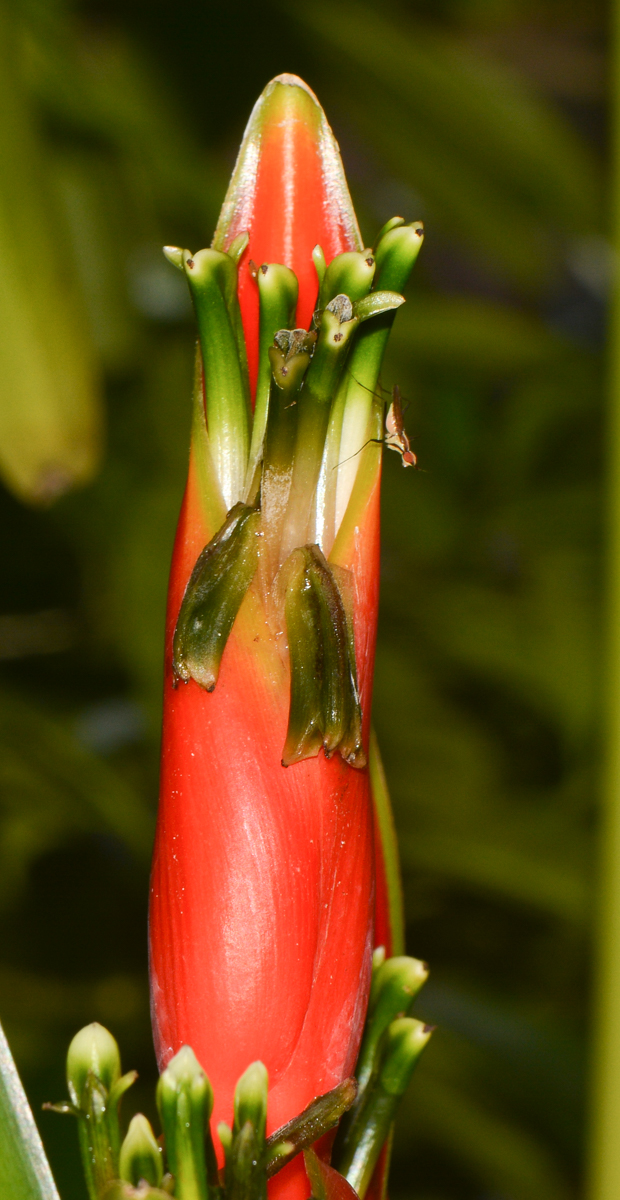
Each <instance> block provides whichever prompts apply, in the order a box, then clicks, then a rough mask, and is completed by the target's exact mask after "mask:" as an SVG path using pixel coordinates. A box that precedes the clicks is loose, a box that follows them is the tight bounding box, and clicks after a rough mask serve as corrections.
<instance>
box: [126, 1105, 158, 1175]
mask: <svg viewBox="0 0 620 1200" xmlns="http://www.w3.org/2000/svg"><path fill="white" fill-rule="evenodd" d="M119 1173H120V1177H121V1179H123V1180H124V1181H125V1182H126V1183H130V1184H132V1185H133V1187H137V1186H138V1184H139V1183H140V1181H141V1180H145V1181H146V1183H149V1184H151V1185H152V1186H153V1187H160V1186H161V1182H162V1179H163V1177H164V1168H163V1163H162V1153H161V1149H160V1147H159V1146H158V1144H157V1141H156V1138H155V1134H154V1133H153V1130H152V1128H151V1125H150V1122H149V1121H147V1119H146V1117H145V1116H143V1115H142V1113H136V1115H135V1117H132V1119H131V1121H130V1123H129V1129H128V1130H127V1136H126V1138H125V1140H124V1142H123V1144H122V1146H121V1153H120V1164H119Z"/></svg>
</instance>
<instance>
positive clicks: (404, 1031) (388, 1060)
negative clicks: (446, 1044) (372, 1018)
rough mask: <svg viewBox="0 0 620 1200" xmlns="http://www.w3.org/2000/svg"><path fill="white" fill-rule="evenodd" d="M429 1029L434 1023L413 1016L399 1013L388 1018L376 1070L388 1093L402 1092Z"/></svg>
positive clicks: (396, 1094)
mask: <svg viewBox="0 0 620 1200" xmlns="http://www.w3.org/2000/svg"><path fill="white" fill-rule="evenodd" d="M433 1030H434V1026H432V1025H425V1024H424V1022H423V1021H415V1020H414V1019H413V1017H399V1018H397V1020H396V1021H392V1023H391V1025H390V1026H389V1028H388V1031H387V1039H386V1045H385V1051H384V1058H383V1065H382V1068H381V1072H380V1083H381V1087H382V1088H383V1090H384V1091H385V1092H387V1093H388V1094H389V1095H391V1096H402V1095H403V1094H404V1092H405V1091H406V1089H407V1086H408V1084H409V1080H410V1079H411V1075H412V1072H413V1069H414V1067H415V1065H416V1063H417V1061H418V1059H419V1057H420V1055H421V1053H422V1051H423V1049H424V1047H425V1046H426V1045H427V1043H428V1041H429V1039H430V1037H431V1035H432V1033H433Z"/></svg>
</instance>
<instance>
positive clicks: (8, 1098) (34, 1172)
mask: <svg viewBox="0 0 620 1200" xmlns="http://www.w3.org/2000/svg"><path fill="white" fill-rule="evenodd" d="M0 1195H2V1196H7V1197H8V1196H10V1197H11V1200H60V1198H59V1195H58V1192H57V1190H56V1185H55V1183H54V1180H53V1178H52V1172H51V1170H50V1166H49V1163H48V1161H47V1158H46V1156H45V1151H44V1149H43V1143H42V1142H41V1138H40V1137H39V1131H38V1129H37V1127H36V1125H35V1121H34V1117H33V1115H32V1111H31V1108H30V1105H29V1104H28V1100H27V1097H26V1093H25V1091H24V1089H23V1087H22V1083H21V1080H20V1078H19V1075H18V1074H17V1068H16V1066H15V1063H14V1061H13V1056H12V1054H11V1051H10V1049H9V1044H8V1042H7V1040H6V1037H5V1036H4V1031H3V1029H2V1026H0Z"/></svg>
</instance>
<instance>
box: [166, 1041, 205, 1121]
mask: <svg viewBox="0 0 620 1200" xmlns="http://www.w3.org/2000/svg"><path fill="white" fill-rule="evenodd" d="M182 1092H184V1093H185V1094H186V1095H188V1096H189V1098H190V1099H191V1101H192V1102H193V1103H206V1107H207V1110H208V1115H210V1114H211V1109H212V1108H213V1089H212V1087H211V1084H210V1083H209V1080H208V1078H207V1076H206V1074H205V1072H204V1071H203V1069H202V1067H201V1065H200V1063H199V1062H198V1059H197V1058H196V1055H195V1054H194V1051H193V1050H192V1048H191V1046H181V1049H180V1050H179V1052H178V1054H175V1056H174V1058H173V1059H171V1061H170V1062H169V1063H168V1066H167V1067H166V1070H165V1071H164V1072H163V1073H162V1074H161V1075H160V1077H159V1082H158V1084H157V1096H158V1099H159V1101H160V1103H162V1104H166V1105H167V1104H169V1103H170V1102H174V1101H175V1100H176V1098H177V1097H178V1096H179V1095H180V1094H181V1093H182Z"/></svg>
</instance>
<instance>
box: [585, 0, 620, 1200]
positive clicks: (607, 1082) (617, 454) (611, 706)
mask: <svg viewBox="0 0 620 1200" xmlns="http://www.w3.org/2000/svg"><path fill="white" fill-rule="evenodd" d="M613 24H614V30H613V81H612V129H613V134H612V146H613V191H612V199H613V225H614V242H615V251H616V271H615V280H614V292H613V299H612V306H611V314H610V325H609V375H608V383H609V411H608V422H607V445H608V447H609V449H608V462H607V596H606V600H607V645H606V663H607V680H606V700H607V722H606V764H605V781H604V795H603V821H602V834H601V867H600V877H601V890H600V895H599V909H598V912H599V922H598V970H597V980H596V982H597V1000H596V1024H595V1053H594V1077H593V1097H592V1115H591V1163H590V1173H591V1180H590V1187H589V1195H590V1196H591V1197H592V1200H616V1198H617V1196H618V1195H619V1194H620V1136H619V1130H620V273H619V271H618V266H617V263H618V257H617V256H618V254H619V253H620V3H619V2H618V0H616V3H615V4H614V5H613Z"/></svg>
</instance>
